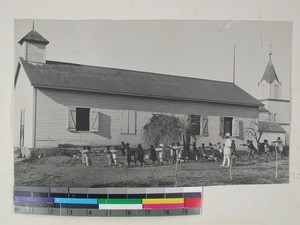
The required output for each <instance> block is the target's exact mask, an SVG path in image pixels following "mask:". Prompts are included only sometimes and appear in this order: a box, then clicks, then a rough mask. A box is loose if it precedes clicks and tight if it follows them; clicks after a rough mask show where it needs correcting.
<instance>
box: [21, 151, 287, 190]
mask: <svg viewBox="0 0 300 225" xmlns="http://www.w3.org/2000/svg"><path fill="white" fill-rule="evenodd" d="M118 159H119V161H121V162H124V161H125V157H124V156H119V157H118ZM170 161H171V160H169V164H164V165H163V166H160V165H158V163H157V162H156V163H155V164H154V165H152V162H151V163H150V161H147V162H148V163H149V165H147V166H143V167H140V166H134V165H133V166H132V167H130V168H124V167H121V166H120V167H114V166H113V167H108V163H107V159H106V155H105V154H104V153H103V154H100V155H98V156H93V159H92V162H93V164H94V166H91V167H87V166H85V165H83V164H81V158H74V157H68V156H52V157H42V158H40V159H34V160H30V161H26V160H23V161H21V160H16V161H15V185H27V186H50V187H59V186H63V187H160V186H161V187H174V186H213V185H224V184H225V185H230V184H274V183H287V182H289V160H288V158H287V157H286V156H285V157H283V159H281V160H279V162H278V178H277V179H275V161H273V159H271V160H270V161H269V163H266V162H265V156H264V155H262V156H256V157H255V159H254V161H252V162H248V161H247V155H245V154H244V155H242V159H241V160H237V161H235V162H234V164H233V166H232V178H233V179H232V180H230V179H229V169H228V168H222V167H220V164H221V162H220V161H219V162H202V161H201V160H200V162H189V163H180V164H178V165H177V166H178V170H177V176H176V179H175V176H174V171H175V168H176V165H175V164H171V163H170Z"/></svg>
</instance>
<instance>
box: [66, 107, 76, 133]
mask: <svg viewBox="0 0 300 225" xmlns="http://www.w3.org/2000/svg"><path fill="white" fill-rule="evenodd" d="M68 130H69V131H76V107H69V109H68Z"/></svg>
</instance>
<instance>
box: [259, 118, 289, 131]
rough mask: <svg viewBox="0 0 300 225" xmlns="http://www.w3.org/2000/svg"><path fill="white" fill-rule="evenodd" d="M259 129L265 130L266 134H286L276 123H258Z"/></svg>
mask: <svg viewBox="0 0 300 225" xmlns="http://www.w3.org/2000/svg"><path fill="white" fill-rule="evenodd" d="M258 127H259V128H263V127H264V128H265V132H271V133H285V130H284V129H283V128H282V127H281V126H280V125H279V124H278V123H276V122H263V121H259V122H258Z"/></svg>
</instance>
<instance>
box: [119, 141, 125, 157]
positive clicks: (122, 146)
mask: <svg viewBox="0 0 300 225" xmlns="http://www.w3.org/2000/svg"><path fill="white" fill-rule="evenodd" d="M120 148H121V151H122V155H125V153H126V145H125V143H124V141H122V142H121V147H120Z"/></svg>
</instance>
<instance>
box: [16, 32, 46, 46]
mask: <svg viewBox="0 0 300 225" xmlns="http://www.w3.org/2000/svg"><path fill="white" fill-rule="evenodd" d="M24 41H28V42H38V43H42V44H46V45H47V44H49V41H48V40H47V39H45V38H44V37H43V36H42V35H40V34H39V33H38V32H36V31H35V30H31V31H30V32H29V33H28V34H26V35H25V37H23V38H22V39H21V40H20V41H19V42H18V43H19V44H23V42H24Z"/></svg>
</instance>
